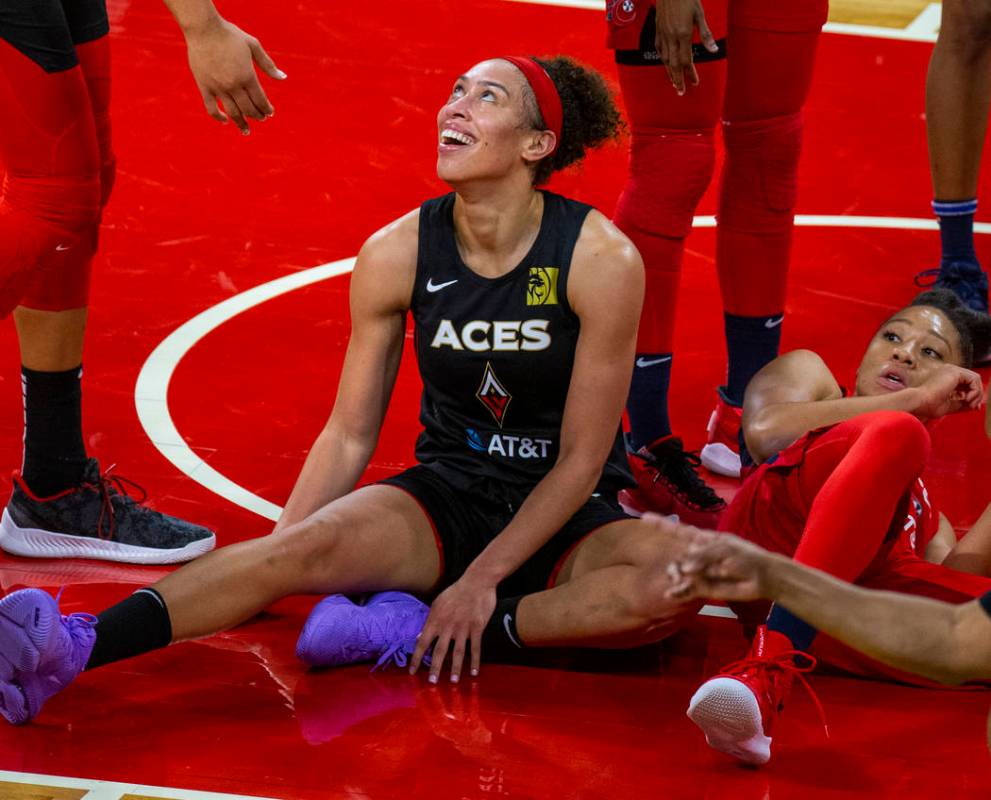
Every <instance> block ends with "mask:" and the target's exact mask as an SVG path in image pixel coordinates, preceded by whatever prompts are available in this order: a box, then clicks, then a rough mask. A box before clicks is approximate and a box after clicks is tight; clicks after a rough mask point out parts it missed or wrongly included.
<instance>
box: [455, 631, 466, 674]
mask: <svg viewBox="0 0 991 800" xmlns="http://www.w3.org/2000/svg"><path fill="white" fill-rule="evenodd" d="M466 641H467V639H466V638H465V637H464V636H459V637H458V638H457V639H455V640H454V651H453V652H452V654H451V683H457V682H458V681H459V680H461V667H462V666H463V665H464V663H465V643H466Z"/></svg>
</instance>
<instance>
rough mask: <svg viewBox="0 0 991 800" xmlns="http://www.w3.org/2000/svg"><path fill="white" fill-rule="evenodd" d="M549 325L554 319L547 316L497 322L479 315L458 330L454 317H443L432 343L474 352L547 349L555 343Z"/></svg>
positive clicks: (434, 345)
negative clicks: (489, 320) (451, 318)
mask: <svg viewBox="0 0 991 800" xmlns="http://www.w3.org/2000/svg"><path fill="white" fill-rule="evenodd" d="M555 302H556V300H555ZM549 326H550V322H549V321H548V320H546V319H527V320H508V321H507V320H499V321H496V322H487V321H485V320H480V319H475V320H472V321H471V322H466V323H465V324H464V325H462V326H461V330H460V331H458V329H457V328H456V327H455V326H454V323H453V322H451V320H449V319H442V320H441V321H440V323H439V324H438V325H437V332H436V333H435V334H434V338H433V340H432V341H431V342H430V346H431V347H433V348H437V349H440V348H442V347H450V348H451V349H452V350H471V351H472V352H473V353H485V352H488V351H491V350H497V351H503V352H518V351H520V350H529V351H534V350H546V349H547V348H548V347H550V346H551V335H550V333H549V332H548V330H547V328H548V327H549Z"/></svg>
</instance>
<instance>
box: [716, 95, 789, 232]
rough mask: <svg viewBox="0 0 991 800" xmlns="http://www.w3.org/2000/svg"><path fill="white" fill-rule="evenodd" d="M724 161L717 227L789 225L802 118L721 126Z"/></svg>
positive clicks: (744, 228)
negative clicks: (724, 148)
mask: <svg viewBox="0 0 991 800" xmlns="http://www.w3.org/2000/svg"><path fill="white" fill-rule="evenodd" d="M723 139H724V141H725V143H726V163H725V165H724V166H723V175H722V186H721V188H720V196H719V224H720V225H721V226H726V227H727V228H729V229H733V230H738V231H745V232H748V233H757V234H760V233H772V234H773V233H779V232H781V231H788V230H790V229H791V227H792V222H793V217H794V208H795V198H796V196H797V194H798V160H799V157H800V155H801V152H802V114H801V112H799V113H796V114H788V115H787V116H784V117H776V118H774V119H765V120H755V121H753V122H734V123H728V122H726V123H723Z"/></svg>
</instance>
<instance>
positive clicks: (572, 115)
mask: <svg viewBox="0 0 991 800" xmlns="http://www.w3.org/2000/svg"><path fill="white" fill-rule="evenodd" d="M534 60H535V61H536V62H537V63H538V64H540V66H542V67H543V68H544V70H546V72H547V74H548V75H549V76H550V78H551V80H552V81H553V82H554V86H555V88H556V89H557V93H558V94H559V95H560V96H561V106H562V108H563V111H564V120H563V121H562V124H561V138H560V140H559V141H558V144H557V149H556V150H555V151H554V152H553V153H552V154H551V155H549V156H547V157H546V158H544V159H542V160H541V161H539V162H537V166H536V168H535V169H534V173H533V184H534V186H540V185H541V184H543V183H547V180H548V179H549V178H550V177H551V175H553V174H554V173H555V172H557V171H558V170H561V169H564V168H565V167H569V166H571V165H572V164H576V163H578V162H579V161H581V160H582V159H583V158H584V157H585V152H586V150H589V149H591V148H594V147H598V146H599V145H601V144H603V143H605V142H607V141H609V140H610V139H616V138H617V137H618V136H619V135H620V134H621V133H622V132H623V131H624V130H625V125H624V124H623V118H622V117H621V116H620V113H619V109H618V108H617V107H616V102H615V100H614V99H613V93H612V91H611V90H610V89H609V86H608V85H607V84H606V82H605V79H604V78H603V77H602V76H601V75H600V74H599V73H598V72H596V71H595V70H593V69H591V68H589V67H585V66H583V65H581V64H579V63H578V62H577V61H575V60H574V59H572V58H568V57H567V56H554V57H552V58H537V59H534ZM524 103H525V105H526V109H527V117H528V120H527V124H529V125H531V126H532V127H533V128H534V129H535V130H544V129H546V128H547V124H546V123H545V122H544V119H543V117H542V116H541V114H540V109H539V108H538V107H537V99H536V97H535V96H534V94H533V91H532V90H531V89H530V88H529V86H527V89H526V94H525V97H524Z"/></svg>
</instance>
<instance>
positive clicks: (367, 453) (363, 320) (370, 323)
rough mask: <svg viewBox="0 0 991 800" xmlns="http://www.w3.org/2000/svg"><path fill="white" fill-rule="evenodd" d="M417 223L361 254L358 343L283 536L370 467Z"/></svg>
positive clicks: (356, 291) (355, 316)
mask: <svg viewBox="0 0 991 800" xmlns="http://www.w3.org/2000/svg"><path fill="white" fill-rule="evenodd" d="M418 217H419V214H418V212H412V213H410V214H407V215H406V216H404V217H402V218H401V219H399V220H397V221H396V222H394V223H392V224H390V225H388V226H386V227H385V228H383V229H382V230H381V231H379V232H378V233H376V234H374V235H373V236H372V237H371V238H370V239H368V241H367V242H365V244H364V246H363V247H362V248H361V251H360V252H359V254H358V260H357V263H356V264H355V268H354V273H353V274H352V277H351V338H350V340H349V342H348V349H347V352H346V354H345V356H344V366H343V368H342V370H341V377H340V381H339V383H338V390H337V398H336V400H335V402H334V407H333V411H332V412H331V414H330V418H329V419H328V420H327V423H326V425H325V427H324V428H323V430H322V431H321V432H320V435H319V436H318V437H317V439H316V441H315V442H314V443H313V447H312V448H311V449H310V452H309V455H308V456H307V458H306V462H305V463H304V464H303V469H302V471H301V472H300V475H299V478H298V479H297V481H296V485H295V487H294V488H293V491H292V494H291V495H290V497H289V502H288V503H287V504H286V507H285V510H284V511H283V513H282V516H281V517H280V518H279V522H278V525H277V526H276V529H277V530H278V529H281V528H284V527H286V526H288V525H291V524H293V523H295V522H299V521H300V520H302V519H304V518H305V517H307V516H308V515H309V514H311V513H313V512H314V511H316V510H317V509H318V508H321V507H323V506H325V505H326V504H327V503H329V502H331V501H332V500H335V499H337V498H338V497H341V496H342V495H344V494H346V493H347V492H349V491H351V490H352V489H353V488H354V485H355V483H356V482H357V481H358V478H359V477H361V473H362V472H363V471H364V469H365V467H366V466H367V465H368V460H369V459H370V458H371V455H372V452H373V451H374V449H375V444H376V442H377V441H378V435H379V431H380V429H381V427H382V420H383V418H384V417H385V411H386V408H387V407H388V404H389V398H390V396H391V394H392V388H393V386H394V385H395V380H396V373H397V372H398V370H399V362H400V359H401V357H402V352H403V340H404V335H405V330H406V311H407V309H408V308H409V303H410V294H411V292H412V286H413V277H414V274H415V271H416V243H417V225H418Z"/></svg>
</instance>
